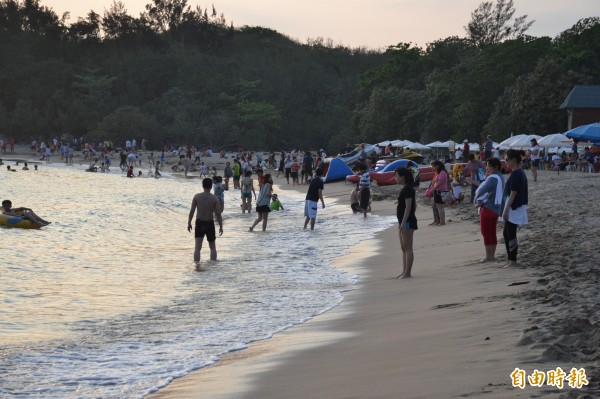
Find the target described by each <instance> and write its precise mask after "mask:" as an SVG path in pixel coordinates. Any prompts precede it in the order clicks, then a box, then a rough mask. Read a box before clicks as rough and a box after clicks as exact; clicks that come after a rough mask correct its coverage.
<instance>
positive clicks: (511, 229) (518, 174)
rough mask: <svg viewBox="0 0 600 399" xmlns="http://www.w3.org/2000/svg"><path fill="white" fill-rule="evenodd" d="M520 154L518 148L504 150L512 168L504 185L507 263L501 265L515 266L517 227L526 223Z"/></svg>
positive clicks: (525, 199)
mask: <svg viewBox="0 0 600 399" xmlns="http://www.w3.org/2000/svg"><path fill="white" fill-rule="evenodd" d="M522 156H523V155H522V154H521V152H520V151H518V150H508V151H507V152H506V163H507V164H508V167H509V168H510V169H512V172H511V174H510V177H509V178H508V180H507V181H506V185H505V186H504V200H505V201H506V204H505V205H504V212H503V213H502V219H503V220H504V242H505V244H506V252H507V254H508V263H507V264H506V265H504V266H503V267H515V266H517V252H518V250H519V242H518V241H517V227H519V225H523V224H527V223H528V220H527V203H528V187H527V176H525V172H523V169H521V160H522Z"/></svg>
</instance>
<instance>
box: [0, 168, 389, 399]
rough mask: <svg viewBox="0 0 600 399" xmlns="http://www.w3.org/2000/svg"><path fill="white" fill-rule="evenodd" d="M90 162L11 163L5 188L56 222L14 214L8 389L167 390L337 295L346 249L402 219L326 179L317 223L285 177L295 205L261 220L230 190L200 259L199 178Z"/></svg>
mask: <svg viewBox="0 0 600 399" xmlns="http://www.w3.org/2000/svg"><path fill="white" fill-rule="evenodd" d="M16 168H17V169H20V167H16ZM82 168H83V167H77V166H76V167H75V168H68V167H64V166H46V165H41V170H39V171H37V172H36V171H33V170H31V171H28V172H25V171H21V170H19V171H18V172H16V173H10V172H7V171H6V169H0V182H1V187H2V190H1V197H2V199H11V200H12V202H13V205H14V206H15V207H19V206H26V207H30V208H33V209H34V211H35V212H36V213H38V214H39V215H40V216H42V217H44V218H45V219H47V220H50V221H52V222H53V223H52V224H51V225H50V226H48V227H45V228H43V229H41V230H23V229H10V228H0V237H1V242H2V244H1V248H2V250H1V252H0V301H1V303H2V306H1V308H0V397H3V398H4V397H19V398H41V397H43V398H140V397H143V396H145V395H146V394H148V393H151V392H155V391H156V390H158V389H159V388H161V387H163V386H165V385H166V384H168V383H169V382H170V381H172V380H173V379H174V378H177V377H180V376H183V375H185V374H187V373H189V372H190V371H192V370H195V369H198V368H201V367H204V366H207V365H209V364H211V363H214V362H215V361H217V360H218V358H219V356H220V355H222V354H224V353H226V352H229V351H233V350H239V349H241V348H244V347H245V346H246V345H247V344H248V343H250V342H252V341H255V340H259V339H264V338H268V337H270V336H272V335H273V334H274V333H276V332H278V331H282V330H284V329H286V328H288V327H290V326H292V325H295V324H299V323H302V322H304V321H306V320H308V319H310V318H311V317H314V316H315V315H318V314H320V313H323V312H324V311H327V310H328V309H331V308H332V307H334V306H335V305H337V304H338V303H339V302H340V301H341V300H342V292H343V291H344V290H347V289H349V288H350V287H351V285H352V283H353V281H354V277H353V276H350V275H348V274H346V273H343V272H341V271H340V270H337V269H335V268H333V267H332V266H331V263H332V260H333V259H334V258H335V257H338V256H341V255H343V254H344V252H345V251H346V250H347V249H348V248H349V247H350V246H351V245H353V244H356V243H357V242H359V241H362V240H364V239H367V238H370V237H372V236H373V235H374V234H375V233H376V232H378V231H381V230H383V229H385V228H387V227H389V226H390V225H391V224H392V223H393V222H394V218H392V217H377V216H374V217H371V218H369V219H367V221H363V220H362V217H360V216H355V215H352V214H351V213H349V212H348V211H349V207H348V205H347V198H346V197H342V198H341V201H340V203H339V205H338V204H335V203H334V202H333V199H328V198H327V186H326V187H325V197H326V204H327V205H328V206H327V208H326V209H325V210H319V212H320V213H319V219H318V221H317V225H316V230H315V231H314V232H310V231H303V230H302V224H303V216H302V213H303V200H304V195H303V194H296V193H293V192H283V191H279V190H277V187H276V188H275V189H276V191H279V194H280V199H281V201H282V203H283V204H284V206H285V207H286V211H284V212H277V213H271V214H270V217H269V226H268V231H267V232H266V233H262V232H255V233H248V232H247V230H248V227H249V226H250V225H251V223H252V221H253V220H254V217H255V214H254V212H253V213H252V214H251V216H248V215H242V214H241V211H240V207H239V204H240V200H239V198H238V197H239V192H236V191H229V192H226V194H225V195H226V197H225V215H224V218H225V222H224V234H223V236H222V237H219V238H218V239H217V249H218V251H219V261H218V262H216V263H211V262H209V261H207V259H208V254H209V252H208V246H207V245H206V243H205V249H204V250H203V252H202V262H203V263H204V264H205V265H206V266H207V267H208V271H205V272H196V271H195V270H194V264H193V262H192V252H193V245H194V239H193V233H188V232H187V230H186V226H187V215H188V212H189V206H190V204H191V200H192V197H193V195H194V194H195V193H197V192H199V191H201V186H200V182H199V180H196V179H188V180H184V179H174V178H169V177H168V176H167V177H165V178H162V179H153V178H136V179H127V178H125V177H123V176H122V174H121V173H120V171H119V172H116V171H118V169H115V171H113V173H109V174H101V173H86V172H84V171H83V170H82ZM349 190H350V188H349ZM257 229H259V227H257Z"/></svg>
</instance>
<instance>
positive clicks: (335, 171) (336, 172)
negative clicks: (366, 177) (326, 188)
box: [324, 158, 352, 183]
mask: <svg viewBox="0 0 600 399" xmlns="http://www.w3.org/2000/svg"><path fill="white" fill-rule="evenodd" d="M351 174H352V169H350V167H349V166H348V165H346V163H345V162H344V161H342V160H341V159H339V158H333V159H332V160H331V162H330V163H329V169H328V170H327V174H326V175H325V180H324V182H325V183H331V182H334V181H341V180H344V179H345V178H346V176H348V175H351Z"/></svg>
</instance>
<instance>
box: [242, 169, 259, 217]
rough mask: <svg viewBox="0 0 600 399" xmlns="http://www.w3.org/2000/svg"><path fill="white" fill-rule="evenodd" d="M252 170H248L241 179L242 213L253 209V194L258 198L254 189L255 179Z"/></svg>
mask: <svg viewBox="0 0 600 399" xmlns="http://www.w3.org/2000/svg"><path fill="white" fill-rule="evenodd" d="M251 176H252V172H251V171H249V170H248V171H246V172H245V176H244V178H243V179H242V181H241V191H242V213H246V211H248V213H250V212H251V211H252V194H254V199H256V191H254V180H252V177H251Z"/></svg>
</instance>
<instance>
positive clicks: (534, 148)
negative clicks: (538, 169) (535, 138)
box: [531, 145, 540, 161]
mask: <svg viewBox="0 0 600 399" xmlns="http://www.w3.org/2000/svg"><path fill="white" fill-rule="evenodd" d="M536 150H537V154H534V153H533V152H534V151H536ZM538 159H540V146H539V145H535V146H533V147H531V160H532V161H537V160H538Z"/></svg>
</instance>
